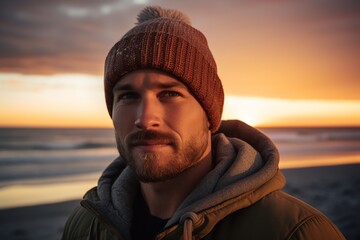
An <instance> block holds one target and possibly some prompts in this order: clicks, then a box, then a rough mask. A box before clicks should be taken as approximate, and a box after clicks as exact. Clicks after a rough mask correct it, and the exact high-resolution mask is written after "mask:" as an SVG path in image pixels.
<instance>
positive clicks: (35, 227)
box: [0, 164, 360, 240]
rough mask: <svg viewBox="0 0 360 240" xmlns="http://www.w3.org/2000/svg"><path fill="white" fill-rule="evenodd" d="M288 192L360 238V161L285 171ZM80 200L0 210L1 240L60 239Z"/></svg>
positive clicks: (348, 237)
mask: <svg viewBox="0 0 360 240" xmlns="http://www.w3.org/2000/svg"><path fill="white" fill-rule="evenodd" d="M283 172H284V174H285V176H286V177H287V185H286V187H285V189H284V190H285V191H286V192H289V193H290V194H292V195H294V196H296V197H298V198H300V199H302V200H304V201H305V202H307V203H309V204H311V205H313V206H314V207H316V208H317V209H319V210H320V211H322V212H323V213H325V214H326V215H327V216H328V217H329V218H330V219H331V220H332V221H333V222H334V223H335V224H336V225H337V226H338V227H339V228H340V230H341V231H342V232H343V234H344V235H345V236H346V238H347V239H350V240H351V239H354V240H355V239H360V229H359V228H360V217H359V213H360V188H359V185H360V164H357V165H339V166H326V167H312V168H298V169H285V170H283ZM76 205H78V201H67V202H60V203H54V204H46V205H38V206H29V207H21V208H12V209H5V210H0V239H7V240H18V239H28V240H35V239H36V240H39V239H47V240H53V239H54V240H55V239H59V238H60V236H61V232H62V230H63V227H64V223H65V221H66V219H67V217H68V215H69V214H70V212H71V211H72V210H73V209H74V208H75V206H76Z"/></svg>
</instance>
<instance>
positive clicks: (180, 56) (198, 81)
mask: <svg viewBox="0 0 360 240" xmlns="http://www.w3.org/2000/svg"><path fill="white" fill-rule="evenodd" d="M140 69H156V70H160V71H162V72H165V73H168V74H170V75H172V76H174V77H175V78H176V79H178V80H179V81H181V82H183V83H184V84H185V85H186V86H187V87H188V89H189V91H190V92H191V94H192V95H193V96H194V97H195V98H196V99H197V101H198V102H199V103H200V105H201V106H202V107H203V109H204V110H205V112H206V114H207V116H208V119H209V122H210V130H211V132H215V131H216V130H217V129H218V128H219V126H220V122H221V115H222V110H223V104H224V91H223V87H222V84H221V81H220V79H219V77H218V75H217V69H216V63H215V60H214V58H213V56H212V54H211V52H210V49H209V47H208V44H207V41H206V38H205V36H204V35H203V34H202V33H201V32H200V31H198V30H197V29H195V28H193V27H192V26H191V25H190V21H189V19H188V18H187V16H186V15H184V14H182V13H181V12H179V11H176V10H170V9H163V8H160V7H146V8H145V9H143V10H142V12H140V14H139V15H138V24H137V25H136V26H135V27H134V28H132V29H131V30H130V31H128V32H127V33H126V34H125V35H124V36H123V37H122V38H121V39H120V41H118V42H117V43H116V44H115V45H114V46H113V47H112V48H111V50H110V52H109V54H108V55H107V57H106V60H105V76H104V78H105V98H106V105H107V108H108V111H109V114H110V116H111V114H112V106H113V93H112V90H113V87H114V86H115V84H116V83H117V82H118V81H120V80H121V78H122V77H123V76H124V75H126V74H128V73H130V72H133V71H136V70H140Z"/></svg>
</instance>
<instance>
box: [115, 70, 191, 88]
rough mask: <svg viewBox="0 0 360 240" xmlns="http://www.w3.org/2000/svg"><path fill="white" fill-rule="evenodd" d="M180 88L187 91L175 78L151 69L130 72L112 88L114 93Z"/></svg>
mask: <svg viewBox="0 0 360 240" xmlns="http://www.w3.org/2000/svg"><path fill="white" fill-rule="evenodd" d="M171 87H181V88H185V89H186V90H187V87H186V86H185V84H183V83H182V82H180V81H179V80H177V79H176V78H174V77H172V76H170V75H169V74H166V73H164V72H160V71H157V70H152V69H143V70H137V71H134V72H131V73H129V74H126V75H125V76H124V77H122V78H121V79H120V80H119V81H118V82H117V83H116V84H115V86H114V91H115V90H118V89H123V88H171Z"/></svg>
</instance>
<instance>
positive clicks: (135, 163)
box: [112, 70, 211, 182]
mask: <svg viewBox="0 0 360 240" xmlns="http://www.w3.org/2000/svg"><path fill="white" fill-rule="evenodd" d="M113 94H114V104H113V111H112V119H113V124H114V127H115V133H116V142H117V145H118V149H119V152H120V154H121V155H122V156H123V157H124V158H125V159H126V161H127V163H128V165H129V166H130V168H131V169H132V170H133V171H134V172H135V173H136V175H137V177H138V178H139V180H140V181H143V182H158V181H165V180H168V179H171V178H173V177H175V176H178V175H179V174H181V173H182V172H184V171H185V170H187V169H189V168H190V167H192V166H194V165H195V164H196V163H198V162H199V161H200V160H201V159H203V158H204V157H205V156H206V155H208V154H209V153H210V151H211V143H210V141H211V140H210V139H211V133H210V131H209V122H208V120H207V116H206V114H205V112H204V110H203V108H202V107H201V105H200V104H199V103H198V102H197V100H196V99H195V98H194V97H193V96H192V95H191V94H190V92H189V91H188V89H187V87H186V86H185V85H184V84H183V83H181V82H180V81H177V80H176V79H175V78H173V77H171V76H169V75H167V74H164V73H161V72H159V71H155V70H139V71H136V72H132V73H130V74H127V75H125V76H124V77H123V78H122V79H121V81H119V82H118V83H117V84H116V85H115V87H114V89H113Z"/></svg>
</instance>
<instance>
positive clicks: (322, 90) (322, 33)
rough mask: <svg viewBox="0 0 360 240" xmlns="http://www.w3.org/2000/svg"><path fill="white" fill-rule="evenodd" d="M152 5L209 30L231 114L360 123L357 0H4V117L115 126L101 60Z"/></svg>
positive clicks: (0, 39)
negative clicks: (108, 107)
mask: <svg viewBox="0 0 360 240" xmlns="http://www.w3.org/2000/svg"><path fill="white" fill-rule="evenodd" d="M146 5H160V6H163V7H167V8H176V9H179V10H181V11H183V12H185V13H186V14H187V15H188V16H189V17H190V19H191V20H192V25H193V26H194V27H195V28H197V29H199V30H200V31H202V32H203V33H204V34H205V36H206V37H207V39H208V43H209V46H210V49H211V50H212V53H213V55H214V57H215V59H216V61H217V65H218V72H219V76H220V78H221V79H222V81H223V85H224V90H225V94H226V100H225V101H226V102H225V108H224V114H223V118H224V119H229V118H238V119H241V120H244V121H245V122H247V123H249V124H252V125H255V126H360V1H357V0H295V1H281V0H259V1H256V0H255V1H251V0H221V1H220V0H206V1H205V0H201V1H194V0H182V1H174V0H173V1H170V0H154V1H151V0H132V1H130V0H118V1H116V0H105V1H89V0H80V1H70V0H66V1H47V0H33V1H25V0H23V1H20V0H12V1H4V2H2V7H1V9H0V126H27V127H34V126H36V127H110V126H111V119H110V118H109V116H108V114H107V111H106V106H105V100H104V94H103V82H102V81H103V77H102V76H103V66H104V59H105V57H106V55H107V52H108V51H109V49H110V48H111V47H112V46H113V44H114V43H115V42H116V41H118V40H119V39H120V38H121V37H122V36H123V35H124V33H126V32H127V31H128V30H129V29H130V28H131V27H133V26H134V23H135V22H136V15H137V14H138V12H139V11H140V10H141V9H142V8H143V7H144V6H146Z"/></svg>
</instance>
